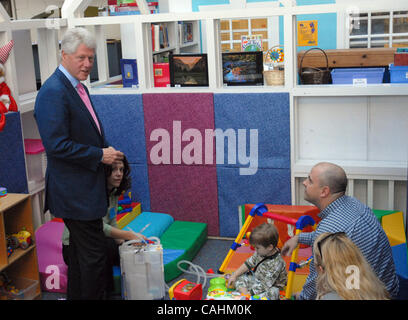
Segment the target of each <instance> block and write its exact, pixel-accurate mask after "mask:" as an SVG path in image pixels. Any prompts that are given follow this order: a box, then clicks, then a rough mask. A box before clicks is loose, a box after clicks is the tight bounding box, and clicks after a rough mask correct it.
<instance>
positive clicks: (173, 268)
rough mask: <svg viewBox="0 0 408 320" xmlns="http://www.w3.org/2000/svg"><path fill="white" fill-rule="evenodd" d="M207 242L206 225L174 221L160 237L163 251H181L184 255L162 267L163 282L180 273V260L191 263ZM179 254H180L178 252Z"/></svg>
mask: <svg viewBox="0 0 408 320" xmlns="http://www.w3.org/2000/svg"><path fill="white" fill-rule="evenodd" d="M206 240H207V224H205V223H199V222H191V221H177V220H176V221H174V223H173V224H172V225H171V226H170V227H169V228H168V229H167V230H166V231H165V232H164V233H163V235H162V236H161V237H160V242H161V244H162V246H163V249H164V250H167V249H172V250H183V251H184V253H182V254H180V255H179V256H177V257H176V258H175V259H173V260H172V261H169V262H168V263H167V264H165V266H164V278H165V281H166V282H168V281H171V280H173V279H174V278H176V277H177V276H179V275H180V274H181V273H182V271H181V270H180V269H179V268H178V267H177V263H178V262H179V261H181V260H187V261H191V260H192V259H193V258H194V257H195V256H196V254H197V253H198V251H199V250H200V248H201V247H202V246H203V244H204V243H205V241H206ZM179 253H181V252H179Z"/></svg>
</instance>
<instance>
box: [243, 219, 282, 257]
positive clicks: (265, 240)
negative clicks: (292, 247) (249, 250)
mask: <svg viewBox="0 0 408 320" xmlns="http://www.w3.org/2000/svg"><path fill="white" fill-rule="evenodd" d="M278 241H279V233H278V229H276V227H275V226H274V225H273V224H270V223H263V224H260V225H259V226H257V227H255V228H254V229H253V230H252V232H251V234H250V236H249V243H250V244H251V246H253V247H255V248H257V247H259V246H262V247H263V248H270V249H273V248H275V247H276V246H277V245H278ZM257 251H258V250H257Z"/></svg>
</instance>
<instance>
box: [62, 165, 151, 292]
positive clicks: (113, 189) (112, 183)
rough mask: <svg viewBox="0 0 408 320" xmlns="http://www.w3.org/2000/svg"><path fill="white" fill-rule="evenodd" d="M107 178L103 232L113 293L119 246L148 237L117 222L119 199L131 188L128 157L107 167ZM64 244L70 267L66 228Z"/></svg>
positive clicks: (64, 256) (108, 273)
mask: <svg viewBox="0 0 408 320" xmlns="http://www.w3.org/2000/svg"><path fill="white" fill-rule="evenodd" d="M105 176H106V192H107V194H106V196H107V201H108V210H107V214H106V216H104V217H103V232H104V234H105V239H106V250H107V279H106V280H107V287H108V291H112V290H113V274H112V268H113V266H115V265H116V266H118V265H120V258H119V248H118V245H120V244H121V243H123V242H124V241H127V240H140V239H146V237H145V236H143V235H142V234H140V233H135V232H133V231H130V230H122V229H119V228H118V225H117V222H116V213H117V208H118V199H119V197H120V196H121V195H122V194H123V193H124V192H125V191H127V190H129V189H130V187H131V180H130V166H129V163H128V161H127V159H126V157H124V158H123V160H122V161H118V162H115V163H113V164H112V165H105ZM62 244H63V245H62V254H63V258H64V261H65V263H66V264H67V265H68V258H67V257H68V250H69V231H68V228H67V227H66V226H65V228H64V233H63V235H62Z"/></svg>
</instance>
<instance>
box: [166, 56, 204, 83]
mask: <svg viewBox="0 0 408 320" xmlns="http://www.w3.org/2000/svg"><path fill="white" fill-rule="evenodd" d="M169 64H170V86H172V87H208V85H209V82H208V62H207V54H206V53H193V54H173V53H170V55H169Z"/></svg>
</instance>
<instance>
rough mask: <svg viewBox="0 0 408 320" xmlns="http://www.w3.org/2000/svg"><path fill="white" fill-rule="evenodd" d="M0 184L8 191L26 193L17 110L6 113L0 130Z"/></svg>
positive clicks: (23, 159)
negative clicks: (3, 125)
mask: <svg viewBox="0 0 408 320" xmlns="http://www.w3.org/2000/svg"><path fill="white" fill-rule="evenodd" d="M0 186H1V187H5V188H7V192H9V193H28V186H27V176H26V168H25V158H24V143H23V136H22V132H21V121H20V113H19V112H9V113H7V114H6V125H5V127H4V129H3V131H1V132H0Z"/></svg>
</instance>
